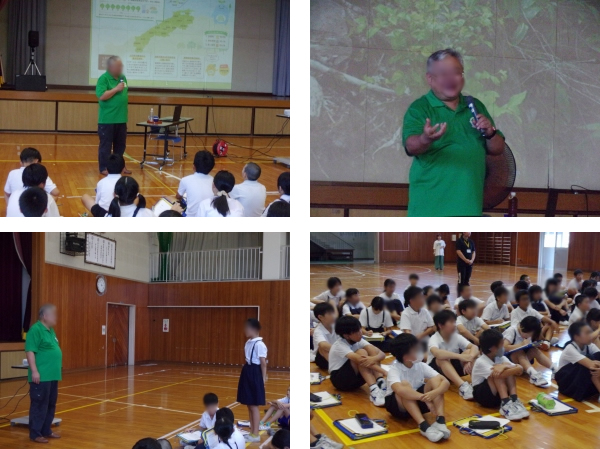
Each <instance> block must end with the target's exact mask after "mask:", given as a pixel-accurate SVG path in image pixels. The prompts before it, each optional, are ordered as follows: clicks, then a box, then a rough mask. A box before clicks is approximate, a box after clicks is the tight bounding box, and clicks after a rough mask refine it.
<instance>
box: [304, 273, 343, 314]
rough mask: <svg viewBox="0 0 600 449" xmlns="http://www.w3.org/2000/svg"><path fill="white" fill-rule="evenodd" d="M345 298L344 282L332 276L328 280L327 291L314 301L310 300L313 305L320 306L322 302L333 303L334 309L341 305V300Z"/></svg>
mask: <svg viewBox="0 0 600 449" xmlns="http://www.w3.org/2000/svg"><path fill="white" fill-rule="evenodd" d="M343 298H344V290H343V289H342V281H341V280H340V278H338V277H335V276H332V277H330V278H329V279H327V290H325V291H324V292H323V293H319V294H318V295H317V296H315V297H314V298H313V299H311V300H310V302H312V303H313V304H319V303H320V302H330V301H331V302H332V303H333V306H334V307H336V308H337V307H338V306H339V305H340V300H342V299H343Z"/></svg>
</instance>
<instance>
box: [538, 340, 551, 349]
mask: <svg viewBox="0 0 600 449" xmlns="http://www.w3.org/2000/svg"><path fill="white" fill-rule="evenodd" d="M538 348H539V349H540V351H547V350H548V349H550V343H549V342H547V341H546V340H544V341H542V342H541V343H540V345H539V346H538Z"/></svg>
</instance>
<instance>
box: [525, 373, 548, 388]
mask: <svg viewBox="0 0 600 449" xmlns="http://www.w3.org/2000/svg"><path fill="white" fill-rule="evenodd" d="M529 382H531V383H532V384H533V385H535V386H536V387H546V386H548V381H547V380H546V379H544V378H543V377H542V375H541V374H540V373H538V372H535V373H533V374H531V375H530V376H529Z"/></svg>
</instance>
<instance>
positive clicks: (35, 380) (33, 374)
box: [31, 371, 40, 384]
mask: <svg viewBox="0 0 600 449" xmlns="http://www.w3.org/2000/svg"><path fill="white" fill-rule="evenodd" d="M31 381H32V382H33V383H34V384H39V383H40V373H39V372H37V371H32V372H31Z"/></svg>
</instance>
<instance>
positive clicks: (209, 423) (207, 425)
mask: <svg viewBox="0 0 600 449" xmlns="http://www.w3.org/2000/svg"><path fill="white" fill-rule="evenodd" d="M217 410H218V409H217ZM216 420H217V414H216V413H215V414H214V415H213V417H212V418H211V417H210V413H208V412H207V411H205V412H204V413H202V416H201V417H200V427H201V428H202V429H212V428H213V427H215V421H216Z"/></svg>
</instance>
